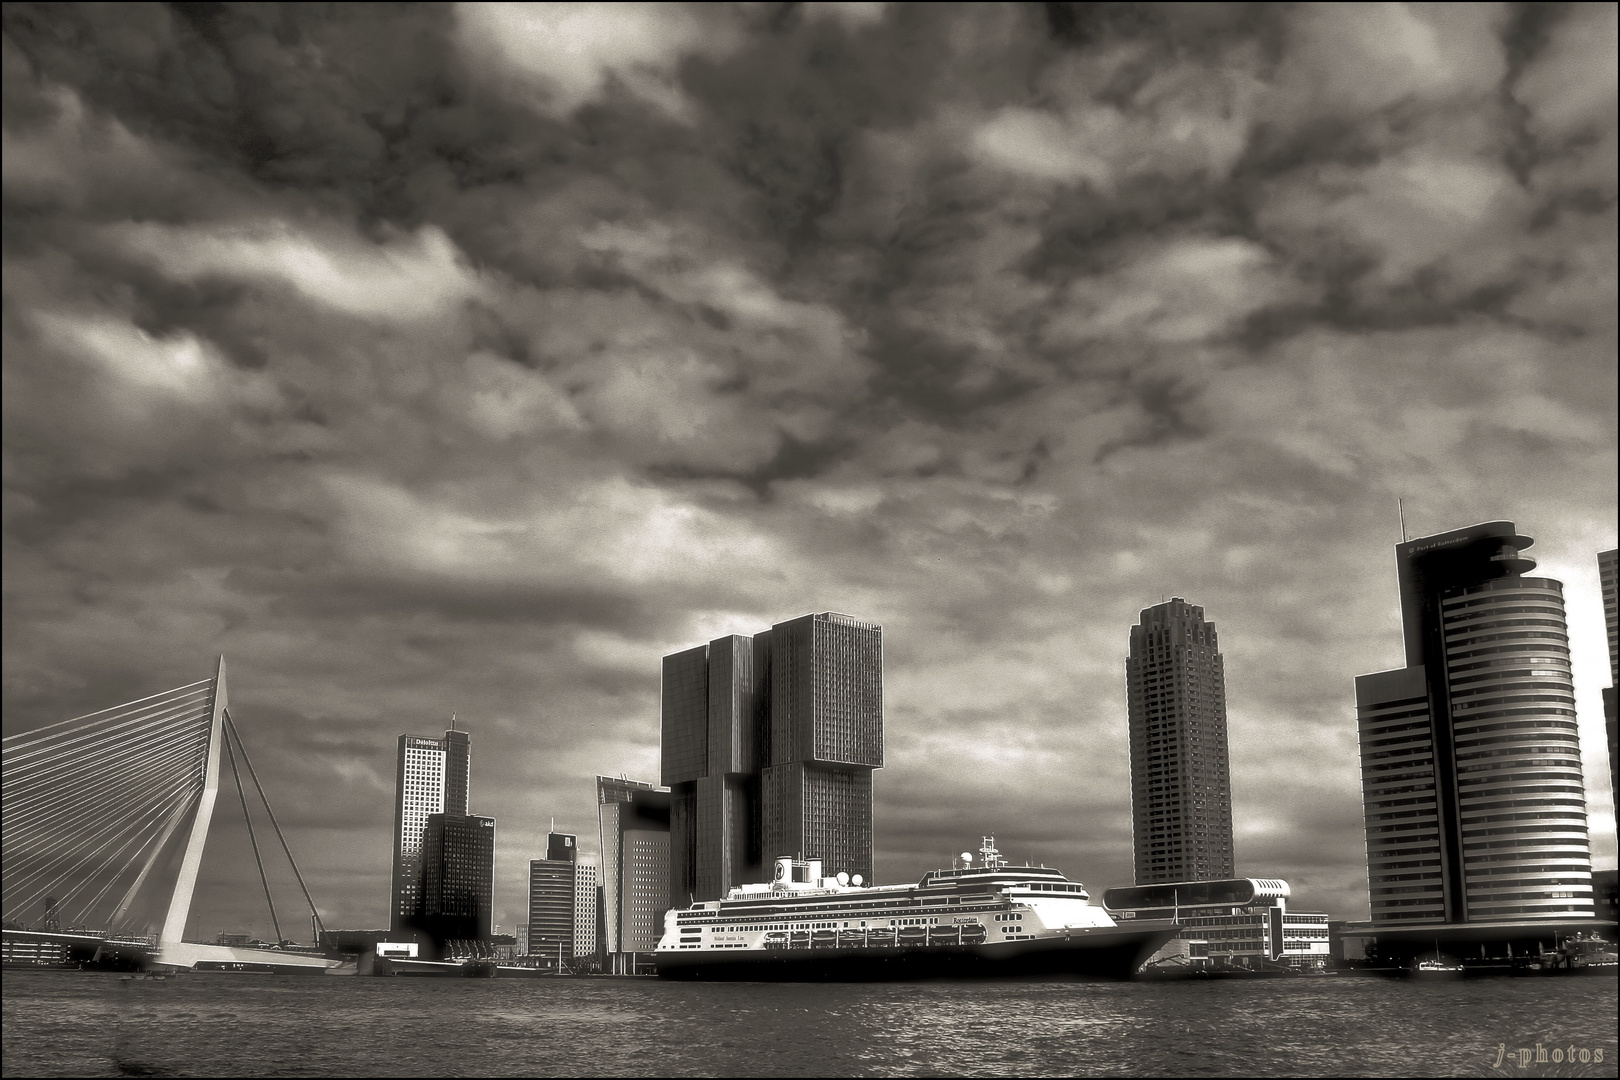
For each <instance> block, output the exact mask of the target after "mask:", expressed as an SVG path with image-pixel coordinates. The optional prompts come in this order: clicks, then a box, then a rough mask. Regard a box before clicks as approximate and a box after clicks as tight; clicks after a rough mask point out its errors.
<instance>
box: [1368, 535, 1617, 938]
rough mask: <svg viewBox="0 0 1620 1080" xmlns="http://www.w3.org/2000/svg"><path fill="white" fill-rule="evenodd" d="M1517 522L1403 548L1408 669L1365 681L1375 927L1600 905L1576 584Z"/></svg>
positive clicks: (1568, 911) (1557, 913)
mask: <svg viewBox="0 0 1620 1080" xmlns="http://www.w3.org/2000/svg"><path fill="white" fill-rule="evenodd" d="M1531 542H1532V541H1531V540H1530V538H1529V537H1527V536H1520V535H1518V533H1517V531H1516V530H1515V528H1514V526H1513V523H1512V522H1510V521H1493V522H1487V523H1485V524H1482V525H1475V526H1472V527H1470V528H1467V529H1460V530H1457V531H1456V532H1450V533H1442V534H1439V535H1437V536H1426V537H1422V538H1420V539H1417V540H1412V541H1409V542H1407V543H1403V544H1401V545H1400V546H1399V547H1398V548H1397V549H1396V556H1397V561H1398V565H1399V572H1400V584H1401V609H1402V611H1401V614H1402V619H1403V623H1404V627H1405V638H1406V658H1407V666H1406V667H1404V668H1399V669H1396V670H1394V671H1384V672H1378V673H1376V674H1373V675H1363V676H1361V677H1359V678H1358V679H1357V680H1356V710H1357V714H1358V719H1359V726H1360V735H1361V769H1362V795H1363V802H1364V807H1365V820H1366V830H1367V868H1368V879H1369V881H1368V886H1369V889H1370V892H1371V901H1372V918H1373V922H1374V923H1375V924H1381V925H1402V924H1404V925H1411V924H1414V923H1430V922H1443V923H1473V922H1500V921H1521V920H1525V919H1539V918H1553V919H1561V920H1567V919H1570V918H1581V917H1589V916H1591V915H1592V914H1593V903H1592V872H1591V871H1592V862H1591V852H1590V848H1589V846H1588V841H1587V830H1586V800H1585V787H1584V784H1583V780H1582V774H1581V757H1580V740H1579V736H1578V735H1577V732H1576V725H1575V692H1574V683H1573V681H1572V679H1571V675H1570V661H1569V631H1568V628H1567V626H1566V625H1565V621H1564V596H1563V586H1562V584H1560V583H1559V582H1557V581H1554V580H1552V579H1550V578H1541V577H1527V576H1525V575H1526V574H1527V573H1528V572H1529V571H1531V570H1533V569H1534V568H1535V565H1536V564H1535V562H1534V561H1533V560H1531V559H1529V558H1527V557H1526V556H1525V555H1524V554H1523V552H1524V549H1525V548H1528V547H1529V546H1530V544H1531Z"/></svg>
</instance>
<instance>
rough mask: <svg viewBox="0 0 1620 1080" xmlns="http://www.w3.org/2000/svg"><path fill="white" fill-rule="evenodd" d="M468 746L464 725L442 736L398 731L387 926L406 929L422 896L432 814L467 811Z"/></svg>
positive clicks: (407, 929)
mask: <svg viewBox="0 0 1620 1080" xmlns="http://www.w3.org/2000/svg"><path fill="white" fill-rule="evenodd" d="M469 760H470V755H469V746H468V741H467V733H466V732H465V731H455V730H451V731H446V732H445V733H444V738H442V739H428V738H422V737H421V736H417V735H401V736H400V737H399V760H398V769H397V772H396V774H395V785H394V867H393V883H392V897H393V899H392V904H391V906H390V909H389V928H390V929H391V930H392V932H393V933H395V934H400V935H403V934H407V933H409V932H410V931H411V929H413V924H412V920H413V919H414V918H415V917H416V916H417V915H418V914H419V913H420V909H421V901H422V873H423V865H422V842H423V840H424V838H425V837H426V835H427V824H428V818H429V817H430V816H432V815H433V814H452V815H465V814H466V813H467V777H468V766H469Z"/></svg>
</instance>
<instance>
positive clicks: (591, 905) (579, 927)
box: [574, 853, 602, 957]
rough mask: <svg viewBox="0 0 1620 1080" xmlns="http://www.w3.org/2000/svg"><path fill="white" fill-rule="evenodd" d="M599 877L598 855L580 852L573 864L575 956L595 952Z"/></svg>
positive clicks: (599, 901) (600, 873)
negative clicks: (577, 859)
mask: <svg viewBox="0 0 1620 1080" xmlns="http://www.w3.org/2000/svg"><path fill="white" fill-rule="evenodd" d="M601 877H602V867H601V860H600V859H599V857H598V856H595V855H589V854H583V853H582V854H581V855H580V856H579V861H578V862H577V863H575V864H574V956H575V957H582V956H594V955H595V954H596V939H597V936H598V933H599V931H598V929H597V924H596V913H597V908H598V906H599V905H600V903H601V900H600V893H601V891H602V886H601Z"/></svg>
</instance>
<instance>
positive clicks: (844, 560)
mask: <svg viewBox="0 0 1620 1080" xmlns="http://www.w3.org/2000/svg"><path fill="white" fill-rule="evenodd" d="M1615 12H1616V8H1615V5H1613V4H1597V5H1591V6H1586V5H1573V6H1572V5H1563V4H1536V5H1523V6H1519V5H1488V4H1482V5H1463V4H1441V5H1420V4H1411V5H1400V4H1392V5H1377V6H1356V5H1330V6H1320V7H1318V6H1300V7H1293V6H1289V5H1251V4H1229V5H1221V4H1187V5H1182V4H1168V5H1162V6H1153V7H1140V6H1136V5H1110V4H1095V5H1078V4H1077V5H1067V4H1053V5H1045V6H1044V7H1043V6H1041V5H1012V4H1008V5H992V6H966V7H956V6H942V5H916V6H911V5H891V6H885V5H883V4H741V5H735V6H721V5H714V6H703V7H695V8H691V9H687V8H683V7H681V6H678V5H638V4H620V5H615V6H612V7H609V8H601V9H597V8H593V7H589V6H574V7H565V6H553V5H548V4H535V5H513V6H509V7H486V6H484V5H478V4H470V5H462V6H459V7H446V6H439V5H426V4H424V5H411V6H408V7H391V6H388V5H382V4H372V5H364V6H355V7H344V6H328V5H294V4H288V5H242V6H237V5H229V4H224V5H214V4H205V5H188V6H183V7H177V8H174V9H170V8H166V7H164V6H149V7H147V6H135V5H107V6H93V5H82V6H80V5H73V6H63V7H56V6H50V5H39V6H35V5H26V4H25V5H14V6H12V5H8V6H7V8H6V12H5V23H4V31H5V40H4V79H5V84H4V139H5V141H4V170H5V172H4V197H5V211H4V214H5V216H4V274H5V276H4V290H5V301H4V357H5V365H4V370H5V382H4V417H5V474H4V475H5V564H4V570H5V612H4V613H5V640H4V694H5V697H4V704H5V725H6V731H7V732H8V733H11V732H15V731H18V730H23V729H26V728H29V727H33V726H37V725H39V724H42V723H46V722H49V721H53V720H57V719H61V718H63V717H67V716H72V715H77V714H79V713H82V712H86V711H89V710H91V709H95V708H100V707H104V706H108V705H111V704H114V703H117V702H120V701H125V700H128V699H130V698H134V697H137V696H141V695H144V694H148V693H152V692H155V691H157V690H160V689H163V688H166V687H169V686H174V685H178V684H180V683H185V682H190V681H193V680H195V679H198V678H203V677H206V676H207V675H208V674H209V673H210V672H211V670H212V664H213V658H214V656H215V655H216V654H218V653H220V652H223V653H225V654H227V656H228V657H229V661H230V671H231V697H232V702H233V715H235V716H236V718H237V721H238V723H239V724H240V726H241V728H242V731H243V735H244V737H245V738H246V740H247V742H248V746H249V748H250V749H251V750H252V751H253V753H254V755H255V761H256V763H257V764H258V766H259V769H260V772H261V773H262V774H264V775H265V779H266V783H267V785H268V786H269V788H270V790H271V795H272V798H273V799H274V800H275V801H276V803H277V805H278V808H279V812H280V814H281V816H282V817H283V819H284V820H285V822H286V823H287V824H288V825H289V826H290V833H291V840H292V843H293V846H294V849H295V851H297V852H301V853H302V855H301V859H302V861H303V863H304V864H305V868H306V873H307V875H308V876H309V877H310V879H311V887H312V888H313V890H314V891H315V893H316V896H317V899H318V900H320V901H321V902H322V904H323V906H324V907H325V908H326V909H327V914H328V919H329V922H330V923H332V924H334V925H348V926H371V925H379V924H382V923H384V922H385V920H386V908H387V899H386V897H387V878H388V866H389V857H390V854H389V853H390V842H389V828H390V823H391V818H392V801H391V800H392V786H393V767H394V747H395V740H396V737H397V736H398V735H399V734H400V733H401V732H413V733H420V734H435V733H437V732H438V731H440V730H442V729H443V728H444V727H445V726H446V724H447V722H448V720H449V718H450V715H451V713H452V712H454V713H455V714H457V716H458V717H459V719H460V722H462V723H463V724H464V725H465V727H466V728H467V729H469V730H470V731H471V732H472V740H473V741H472V745H473V766H472V769H473V775H472V783H473V809H474V810H475V811H477V812H482V813H487V814H492V815H494V816H496V817H498V818H499V819H500V833H499V835H500V841H499V845H498V857H499V863H498V868H497V911H496V921H497V922H499V923H502V924H503V925H505V926H507V927H510V925H511V924H513V923H515V922H517V921H520V918H521V916H520V914H519V912H520V909H521V905H522V903H523V874H524V870H523V860H525V859H527V858H529V857H531V856H533V855H535V854H537V853H538V852H539V847H538V845H539V838H540V836H541V834H542V833H543V832H544V831H545V829H546V827H547V825H548V822H549V819H550V818H552V817H553V816H555V818H556V822H557V826H558V828H559V829H564V830H567V831H573V832H578V833H580V834H584V835H588V836H590V837H591V843H592V845H594V833H595V807H594V799H593V790H592V777H593V776H594V775H595V774H596V773H609V774H618V773H624V774H627V775H629V776H631V777H641V778H648V779H654V778H656V775H657V754H658V676H659V657H660V656H661V655H662V654H664V653H667V652H672V651H675V650H677V649H680V648H684V647H688V646H690V645H693V644H696V643H698V642H701V641H704V640H706V639H709V638H711V637H714V636H717V635H720V634H723V633H734V632H736V633H751V632H754V631H756V630H759V629H763V628H764V627H766V626H768V625H769V624H771V623H772V622H776V621H780V620H782V619H786V618H789V617H792V616H795V615H798V614H801V613H803V612H807V611H820V610H828V609H831V610H836V611H843V612H847V613H850V614H852V615H855V616H858V617H861V618H865V619H870V620H873V621H875V622H878V623H881V624H882V625H883V627H884V641H885V648H886V670H885V676H886V725H887V747H888V762H889V765H888V767H887V768H885V769H884V770H883V771H882V772H881V773H879V774H878V776H877V784H876V786H877V814H878V876H879V877H880V879H883V880H897V879H902V878H905V877H909V876H912V875H915V874H917V873H918V872H919V871H921V870H923V869H926V868H929V867H933V866H936V865H940V864H941V863H942V862H943V861H945V860H947V859H948V858H949V857H950V855H951V853H952V852H956V851H960V850H963V849H964V848H967V847H976V846H977V839H978V837H979V836H980V835H981V833H988V832H994V833H995V834H996V835H997V836H998V837H999V838H1000V840H1001V845H1002V848H1003V850H1004V851H1007V852H1009V853H1010V854H1012V855H1014V856H1020V857H1028V858H1032V859H1042V860H1045V861H1047V862H1048V863H1055V864H1057V865H1059V866H1061V867H1063V868H1064V869H1065V870H1067V871H1068V872H1069V873H1070V874H1071V876H1074V877H1077V878H1080V879H1082V880H1084V881H1086V882H1087V883H1088V884H1090V885H1092V886H1094V887H1106V886H1109V885H1115V884H1124V883H1127V881H1128V877H1129V873H1130V818H1129V790H1128V781H1127V766H1128V762H1127V748H1126V740H1125V704H1124V659H1123V657H1124V651H1125V648H1126V642H1127V634H1128V627H1129V626H1130V624H1131V623H1132V622H1133V621H1134V620H1135V618H1136V615H1137V612H1138V611H1139V610H1140V609H1141V608H1143V607H1144V606H1147V605H1149V604H1153V603H1157V602H1159V600H1160V599H1161V598H1162V597H1165V596H1170V595H1179V596H1184V597H1186V598H1188V599H1189V600H1191V601H1192V602H1193V603H1196V604H1201V605H1203V606H1204V608H1205V609H1206V611H1207V612H1208V614H1209V617H1210V618H1212V619H1213V620H1214V621H1215V622H1216V624H1217V627H1218V628H1219V631H1220V636H1221V643H1222V648H1223V651H1224V653H1225V656H1226V670H1227V679H1228V683H1227V695H1228V702H1229V710H1230V717H1231V719H1230V724H1231V742H1232V783H1233V790H1234V802H1235V809H1236V820H1237V853H1238V863H1239V871H1240V872H1247V873H1254V874H1265V875H1268V876H1281V877H1285V878H1287V879H1288V880H1289V881H1291V882H1292V883H1293V885H1294V888H1295V897H1296V899H1295V904H1296V906H1303V907H1306V908H1312V909H1316V910H1327V911H1331V912H1334V913H1336V914H1337V915H1340V916H1347V917H1356V916H1358V915H1364V914H1365V910H1366V893H1365V890H1366V879H1365V866H1364V862H1363V854H1362V852H1363V848H1362V838H1361V832H1360V802H1359V799H1360V794H1359V792H1360V789H1359V772H1358V765H1357V759H1356V733H1355V720H1354V702H1353V692H1352V683H1351V680H1352V678H1353V676H1355V675H1356V674H1358V673H1362V672H1367V671H1374V670H1379V669H1383V668H1388V667H1393V666H1397V665H1398V664H1399V663H1400V662H1401V642H1400V630H1399V622H1398V618H1397V611H1396V596H1395V580H1394V560H1393V550H1392V548H1393V545H1394V543H1395V542H1396V541H1397V540H1398V539H1399V538H1400V533H1399V524H1398V521H1397V517H1396V500H1397V499H1404V500H1405V506H1406V514H1407V522H1408V525H1409V527H1410V529H1411V530H1412V532H1413V533H1414V535H1415V534H1420V533H1424V532H1439V531H1442V530H1447V529H1452V528H1457V527H1461V526H1463V525H1467V524H1470V523H1473V522H1476V521H1480V520H1490V519H1497V518H1509V519H1512V520H1514V521H1516V522H1517V523H1518V524H1519V526H1520V528H1521V530H1522V531H1524V532H1526V533H1528V534H1530V535H1532V536H1534V537H1536V539H1537V544H1536V547H1535V549H1534V551H1533V552H1532V553H1533V554H1535V555H1537V556H1538V557H1539V559H1540V560H1541V567H1542V571H1543V572H1545V573H1546V574H1548V575H1549V576H1553V577H1557V578H1560V579H1562V580H1563V581H1564V582H1565V584H1566V586H1567V590H1568V602H1569V615H1570V620H1571V627H1572V633H1573V638H1574V640H1573V645H1572V648H1573V649H1574V652H1575V658H1576V678H1577V689H1578V695H1579V701H1580V709H1581V714H1582V715H1581V722H1582V738H1583V743H1584V746H1585V751H1586V763H1587V775H1588V793H1589V803H1590V805H1589V811H1590V813H1591V823H1592V827H1593V844H1594V850H1595V852H1596V854H1597V856H1598V861H1599V863H1600V864H1601V865H1608V866H1613V865H1614V862H1615V839H1614V816H1613V811H1612V802H1611V798H1612V796H1611V792H1610V786H1609V780H1608V764H1607V760H1606V752H1605V749H1604V746H1603V737H1602V711H1601V703H1600V700H1599V691H1600V688H1601V687H1602V686H1603V685H1606V684H1607V681H1608V670H1607V662H1606V661H1607V657H1606V655H1605V646H1604V641H1603V629H1602V615H1601V608H1600V602H1599V596H1598V592H1597V571H1596V561H1595V556H1596V553H1597V552H1598V551H1599V550H1600V549H1603V548H1607V547H1612V546H1614V544H1615V515H1616V502H1615V499H1616V497H1615V471H1616V453H1615V449H1616V408H1615V399H1616V376H1615V359H1616V315H1615V310H1616V270H1615V258H1616V241H1615V236H1616V164H1615V162H1616V108H1615V101H1616V84H1615V49H1616V45H1615V42H1616V27H1615ZM220 805H221V806H222V807H224V806H226V805H227V804H226V803H225V802H223V801H222V802H221V804H220ZM220 816H221V819H223V818H224V817H225V814H224V812H223V810H222V812H221V815H220ZM219 835H220V836H221V838H222V839H221V841H220V842H219V843H216V844H214V845H213V846H212V848H211V854H210V859H211V862H210V863H209V864H208V866H207V867H206V868H205V874H204V882H203V889H202V893H201V894H200V897H199V911H200V912H201V918H200V928H201V929H205V930H206V931H208V932H210V933H211V932H213V931H214V929H215V927H216V925H217V926H218V927H227V926H229V927H233V928H244V927H250V926H251V927H253V928H254V929H255V930H256V931H258V932H262V931H264V930H267V929H268V924H267V923H266V922H265V920H264V919H263V917H262V915H260V914H258V913H259V912H260V911H261V910H262V907H259V906H255V905H254V903H253V901H252V887H253V886H254V884H255V883H254V882H252V880H251V875H252V873H253V871H252V869H251V865H252V864H251V862H250V861H246V862H244V861H243V857H242V856H241V850H242V849H241V847H240V845H239V844H237V845H235V846H233V842H232V838H233V837H235V838H236V840H238V841H239V839H240V838H239V837H236V834H235V832H234V831H233V829H232V827H231V826H230V825H229V824H228V823H226V824H222V825H221V827H220V833H219ZM287 903H288V904H289V906H292V905H291V900H290V896H289V897H288V900H287ZM255 920H257V921H255Z"/></svg>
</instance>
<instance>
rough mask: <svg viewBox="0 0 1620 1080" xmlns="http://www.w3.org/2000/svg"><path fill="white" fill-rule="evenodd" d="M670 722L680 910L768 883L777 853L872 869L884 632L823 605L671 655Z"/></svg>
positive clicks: (665, 708)
mask: <svg viewBox="0 0 1620 1080" xmlns="http://www.w3.org/2000/svg"><path fill="white" fill-rule="evenodd" d="M700 702H701V705H702V708H701V710H700V709H699V704H700ZM662 718H663V719H662V732H663V738H664V742H663V754H662V769H661V775H662V776H663V779H664V782H665V783H666V784H668V785H669V786H670V800H671V802H670V857H669V858H670V870H669V876H670V881H669V897H670V904H671V905H672V906H682V905H685V904H688V903H691V902H693V901H694V900H715V899H719V898H722V897H724V896H725V895H726V893H727V892H728V891H729V890H730V889H731V888H733V887H734V886H736V885H740V884H744V883H748V882H754V881H761V880H764V874H765V864H766V863H767V862H768V861H769V860H770V859H771V858H773V857H775V856H776V855H786V854H792V855H800V856H802V857H804V858H821V859H822V860H823V861H824V863H826V864H827V865H828V866H829V868H831V869H832V870H834V871H836V870H846V871H848V872H849V873H852V874H854V873H859V874H863V875H866V876H867V877H870V875H871V873H872V770H873V769H875V768H880V767H882V764H883V631H882V628H881V627H878V626H876V625H874V624H872V623H866V622H862V621H860V620H858V619H852V618H850V617H848V616H846V615H839V614H835V613H832V612H822V613H820V614H816V615H806V616H803V617H802V618H798V619H793V620H789V621H787V622H783V623H778V624H777V625H776V626H774V627H772V628H771V629H770V630H768V631H765V632H763V633H760V634H756V635H754V636H753V637H751V638H750V637H746V636H743V635H731V636H728V637H723V638H718V639H716V640H714V641H712V642H710V643H709V644H707V645H704V646H700V647H698V648H695V649H687V650H685V651H683V652H679V653H674V654H671V655H669V656H666V657H665V658H664V669H663V703H662ZM700 720H701V723H700V722H699V721H700ZM700 769H701V770H702V771H699V770H700Z"/></svg>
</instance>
